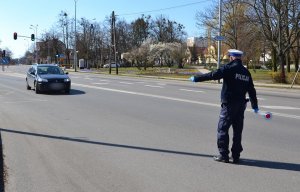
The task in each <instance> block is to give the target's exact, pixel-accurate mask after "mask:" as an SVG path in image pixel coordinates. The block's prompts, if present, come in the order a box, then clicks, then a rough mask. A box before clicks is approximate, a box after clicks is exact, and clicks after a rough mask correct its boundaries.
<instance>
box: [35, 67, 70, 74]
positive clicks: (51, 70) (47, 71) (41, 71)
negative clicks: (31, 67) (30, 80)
mask: <svg viewBox="0 0 300 192" xmlns="http://www.w3.org/2000/svg"><path fill="white" fill-rule="evenodd" d="M37 73H38V74H39V75H43V74H59V75H63V74H64V72H63V70H62V69H61V68H59V67H57V66H39V67H38V68H37Z"/></svg>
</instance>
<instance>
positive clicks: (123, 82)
mask: <svg viewBox="0 0 300 192" xmlns="http://www.w3.org/2000/svg"><path fill="white" fill-rule="evenodd" d="M119 83H121V84H126V85H132V84H133V83H129V82H125V81H120V82H119Z"/></svg>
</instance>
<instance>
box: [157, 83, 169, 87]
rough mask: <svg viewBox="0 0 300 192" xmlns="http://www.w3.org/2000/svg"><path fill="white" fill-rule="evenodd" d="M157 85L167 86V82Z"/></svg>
mask: <svg viewBox="0 0 300 192" xmlns="http://www.w3.org/2000/svg"><path fill="white" fill-rule="evenodd" d="M157 85H161V86H165V85H167V84H165V83H157Z"/></svg>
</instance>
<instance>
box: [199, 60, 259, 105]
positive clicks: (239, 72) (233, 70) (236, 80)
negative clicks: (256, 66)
mask: <svg viewBox="0 0 300 192" xmlns="http://www.w3.org/2000/svg"><path fill="white" fill-rule="evenodd" d="M194 77H195V82H201V81H207V80H218V79H222V78H223V87H222V91H221V102H222V103H230V102H234V101H246V93H248V94H249V97H250V101H251V106H252V108H253V109H256V108H258V106H257V98H256V90H255V88H254V84H253V80H252V77H251V74H250V72H249V71H248V69H246V68H245V67H244V66H243V64H242V61H241V60H240V59H235V60H233V61H231V62H230V63H228V64H226V65H224V66H222V67H220V68H219V69H218V70H216V71H213V72H210V73H206V74H202V75H196V76H194Z"/></svg>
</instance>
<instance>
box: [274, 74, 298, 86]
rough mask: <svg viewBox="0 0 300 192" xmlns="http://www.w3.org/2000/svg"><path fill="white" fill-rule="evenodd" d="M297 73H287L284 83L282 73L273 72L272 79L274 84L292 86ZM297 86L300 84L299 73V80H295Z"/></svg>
mask: <svg viewBox="0 0 300 192" xmlns="http://www.w3.org/2000/svg"><path fill="white" fill-rule="evenodd" d="M295 75H296V73H295V72H293V73H286V74H285V80H284V82H283V81H282V79H281V72H272V73H271V77H272V81H273V82H274V83H288V84H291V83H292V82H293V80H294V78H295ZM295 84H300V74H299V73H298V75H297V78H296V79H295Z"/></svg>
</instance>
